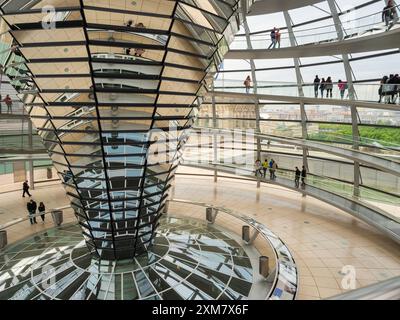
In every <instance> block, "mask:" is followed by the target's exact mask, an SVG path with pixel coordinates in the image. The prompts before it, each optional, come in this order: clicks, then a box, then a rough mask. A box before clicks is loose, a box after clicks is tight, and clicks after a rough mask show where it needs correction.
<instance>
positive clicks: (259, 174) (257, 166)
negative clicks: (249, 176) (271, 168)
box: [254, 160, 262, 177]
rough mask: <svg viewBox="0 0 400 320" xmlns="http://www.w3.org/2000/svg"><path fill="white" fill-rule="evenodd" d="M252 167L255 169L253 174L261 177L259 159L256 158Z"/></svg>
mask: <svg viewBox="0 0 400 320" xmlns="http://www.w3.org/2000/svg"><path fill="white" fill-rule="evenodd" d="M254 169H255V176H256V177H258V176H260V177H262V171H261V169H262V166H261V161H260V160H257V161H256V163H255V164H254Z"/></svg>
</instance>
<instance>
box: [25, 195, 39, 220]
mask: <svg viewBox="0 0 400 320" xmlns="http://www.w3.org/2000/svg"><path fill="white" fill-rule="evenodd" d="M26 208H27V209H28V213H29V220H30V222H31V224H34V223H37V222H36V217H35V214H36V209H37V204H36V202H35V201H33V199H32V200H31V201H29V202H28V204H27V205H26Z"/></svg>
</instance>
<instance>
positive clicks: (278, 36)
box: [275, 29, 281, 48]
mask: <svg viewBox="0 0 400 320" xmlns="http://www.w3.org/2000/svg"><path fill="white" fill-rule="evenodd" d="M275 41H276V44H277V45H278V48H280V47H281V32H280V30H279V29H277V30H276V32H275Z"/></svg>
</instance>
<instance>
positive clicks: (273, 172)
mask: <svg viewBox="0 0 400 320" xmlns="http://www.w3.org/2000/svg"><path fill="white" fill-rule="evenodd" d="M276 170H278V164H277V163H276V162H275V161H274V163H273V164H272V180H275V179H276Z"/></svg>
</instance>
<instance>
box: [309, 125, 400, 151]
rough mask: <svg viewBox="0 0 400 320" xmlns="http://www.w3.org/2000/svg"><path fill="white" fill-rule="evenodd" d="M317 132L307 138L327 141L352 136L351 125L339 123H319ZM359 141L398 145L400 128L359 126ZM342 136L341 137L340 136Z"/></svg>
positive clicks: (347, 138) (341, 140)
mask: <svg viewBox="0 0 400 320" xmlns="http://www.w3.org/2000/svg"><path fill="white" fill-rule="evenodd" d="M319 130H320V131H319V132H318V133H312V134H310V135H309V138H310V139H312V140H321V141H329V142H348V140H349V137H351V136H352V127H351V125H340V124H320V125H319ZM359 130H360V137H361V142H362V143H365V144H369V143H371V140H376V141H377V142H379V143H380V144H382V145H384V146H393V145H398V146H400V129H398V128H380V127H360V128H359ZM341 136H342V137H343V139H341V138H340V137H341Z"/></svg>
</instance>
